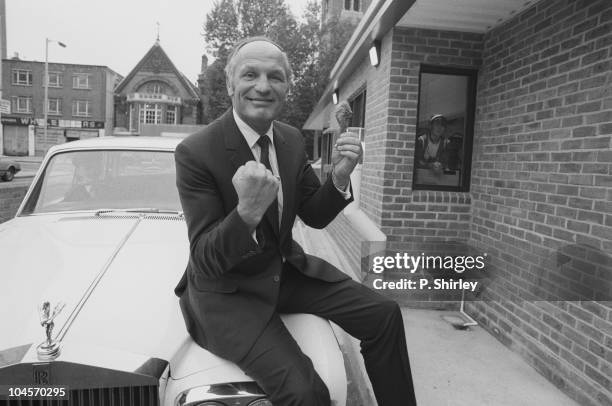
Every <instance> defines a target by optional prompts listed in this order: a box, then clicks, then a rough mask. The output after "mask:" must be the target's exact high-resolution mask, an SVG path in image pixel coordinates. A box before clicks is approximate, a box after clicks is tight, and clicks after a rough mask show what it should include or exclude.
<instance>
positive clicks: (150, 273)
mask: <svg viewBox="0 0 612 406" xmlns="http://www.w3.org/2000/svg"><path fill="white" fill-rule="evenodd" d="M179 141H180V139H178V138H167V137H151V138H148V137H104V138H98V139H90V140H83V141H76V142H70V143H66V144H63V145H59V146H55V147H53V148H51V149H50V150H49V152H48V153H47V155H46V157H45V159H44V160H43V162H42V165H41V167H40V169H39V171H38V173H37V175H36V176H35V178H34V180H33V182H32V184H31V186H30V188H29V190H28V192H27V194H26V196H25V198H24V200H23V202H22V204H21V206H20V207H19V209H18V212H17V214H16V216H15V218H14V219H12V220H10V221H7V222H5V223H2V224H0V309H2V311H1V314H2V317H0V403H2V402H3V401H7V400H8V404H9V405H22V404H24V405H25V404H27V405H37V404H45V405H46V404H53V405H55V404H58V405H60V404H66V405H103V406H107V405H143V406H151V405H164V406H266V405H271V403H270V402H269V401H268V400H267V399H266V395H265V393H264V392H263V391H262V390H261V389H260V388H259V387H258V386H257V385H256V384H255V383H254V382H253V381H252V380H251V379H250V378H249V377H248V376H247V375H245V374H244V373H243V372H242V371H241V370H240V369H239V368H238V367H236V366H235V365H234V364H232V363H230V362H228V361H226V360H224V359H221V358H219V357H217V356H215V355H213V354H211V353H209V352H208V351H206V350H204V349H203V348H201V347H199V346H198V345H197V344H195V343H194V342H193V341H192V340H191V338H190V337H189V335H188V333H187V331H186V328H185V325H184V322H183V318H182V315H181V311H180V308H179V304H178V298H177V297H176V296H175V295H174V293H173V289H174V286H175V285H176V283H177V282H178V280H179V279H180V277H181V275H182V273H183V271H184V270H185V265H186V263H187V260H188V255H189V243H188V240H187V228H186V225H185V221H184V218H183V215H182V212H181V206H180V202H179V198H178V192H177V189H176V186H175V169H174V155H173V153H174V149H175V147H176V145H177V144H178V142H179ZM283 321H284V322H285V324H286V325H287V326H288V328H289V330H290V331H291V333H292V334H293V336H294V337H295V338H296V340H297V341H298V343H299V344H300V345H301V348H302V349H303V351H304V352H305V353H306V354H307V355H308V356H309V357H310V358H311V359H312V361H313V363H314V365H315V368H316V370H317V371H318V373H319V374H320V376H321V377H322V378H323V380H324V381H325V383H326V384H327V386H328V388H329V389H330V393H331V396H332V399H333V401H334V403H335V404H336V405H345V403H346V374H345V369H344V362H343V357H342V353H341V352H340V350H339V347H338V342H337V340H336V337H335V336H334V333H333V330H332V329H331V326H330V325H329V323H328V322H327V321H325V320H323V319H320V318H318V317H315V316H312V315H304V314H298V315H285V316H283ZM227 322H228V323H231V322H232V321H231V320H228V321H227ZM3 404H4V403H3ZM277 406H282V405H277Z"/></svg>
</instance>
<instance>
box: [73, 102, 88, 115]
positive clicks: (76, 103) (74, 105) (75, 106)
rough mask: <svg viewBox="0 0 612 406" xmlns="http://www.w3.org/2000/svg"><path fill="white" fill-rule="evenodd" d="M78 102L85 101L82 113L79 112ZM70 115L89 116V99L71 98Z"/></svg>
mask: <svg viewBox="0 0 612 406" xmlns="http://www.w3.org/2000/svg"><path fill="white" fill-rule="evenodd" d="M80 103H85V112H84V113H83V112H81V110H80V109H79V104H80ZM72 116H73V117H91V111H90V103H89V100H82V99H78V100H73V101H72Z"/></svg>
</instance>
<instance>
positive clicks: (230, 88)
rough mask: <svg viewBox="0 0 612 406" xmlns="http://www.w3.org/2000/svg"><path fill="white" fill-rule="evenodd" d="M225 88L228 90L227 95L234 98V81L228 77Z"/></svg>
mask: <svg viewBox="0 0 612 406" xmlns="http://www.w3.org/2000/svg"><path fill="white" fill-rule="evenodd" d="M225 87H226V88H227V95H228V96H229V97H232V96H233V95H234V85H233V84H232V81H231V80H230V78H228V77H227V76H226V77H225Z"/></svg>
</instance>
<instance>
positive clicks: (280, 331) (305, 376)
mask: <svg viewBox="0 0 612 406" xmlns="http://www.w3.org/2000/svg"><path fill="white" fill-rule="evenodd" d="M277 312H278V313H310V314H315V315H318V316H321V317H323V318H326V319H329V320H331V321H333V322H334V323H336V324H337V325H339V326H340V327H342V328H343V329H344V330H345V331H346V332H347V333H349V334H350V335H352V336H353V337H355V338H357V339H359V340H361V353H362V355H363V358H364V361H365V366H366V370H367V373H368V375H369V377H370V381H371V382H372V387H373V389H374V395H375V396H376V400H377V401H378V404H379V406H411V405H416V399H415V395H414V388H413V384H412V374H411V372H410V363H409V360H408V351H407V348H406V337H405V333H404V324H403V320H402V315H401V312H400V308H399V306H398V305H397V303H395V302H394V301H391V300H389V299H387V298H385V297H384V296H382V295H380V294H378V293H377V292H374V291H372V290H370V289H368V288H367V287H365V286H363V285H361V284H359V283H357V282H355V281H353V280H346V281H341V282H333V283H330V282H325V281H321V280H318V279H314V278H309V277H307V276H305V275H303V274H302V273H300V272H299V271H297V270H295V269H294V268H293V267H292V266H290V265H289V266H287V265H286V266H284V269H283V276H282V281H281V286H280V293H279V298H278V305H277ZM278 313H276V314H274V316H273V317H272V319H271V321H270V322H269V323H268V325H267V326H266V328H265V329H264V331H263V332H262V334H261V335H260V336H259V338H258V339H257V341H256V342H255V344H254V345H253V347H252V348H251V349H250V351H249V353H248V354H247V355H246V356H245V357H244V358H243V359H242V360H240V361H239V362H238V365H239V366H240V367H241V368H242V369H243V370H244V371H245V372H246V373H247V374H248V375H249V376H250V377H251V378H253V379H254V380H255V381H256V382H257V383H258V384H259V385H260V386H261V387H262V389H263V390H264V391H265V392H266V393H267V394H268V396H269V398H270V400H271V402H272V403H273V404H274V405H275V406H294V405H295V406H297V405H302V406H326V405H329V404H330V399H329V392H328V390H327V387H326V386H325V384H324V383H323V381H322V380H321V378H320V377H319V375H318V374H317V373H316V371H315V370H314V367H313V365H312V362H311V360H310V358H308V357H307V356H306V355H305V354H303V353H302V351H301V350H300V348H299V346H298V344H297V343H296V342H295V340H294V339H293V337H292V336H291V334H290V333H289V331H288V330H287V329H286V327H285V325H284V324H283V322H282V320H281V319H280V317H279V316H278Z"/></svg>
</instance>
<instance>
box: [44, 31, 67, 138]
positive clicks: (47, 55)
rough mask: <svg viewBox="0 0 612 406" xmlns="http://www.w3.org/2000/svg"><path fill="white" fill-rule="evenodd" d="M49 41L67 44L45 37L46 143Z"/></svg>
mask: <svg viewBox="0 0 612 406" xmlns="http://www.w3.org/2000/svg"><path fill="white" fill-rule="evenodd" d="M49 42H57V44H58V45H59V46H61V47H62V48H66V44H64V43H63V42H60V41H56V40H54V39H49V38H45V83H44V85H45V100H44V101H43V111H44V113H45V133H44V140H45V144H46V143H47V117H48V115H49Z"/></svg>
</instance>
